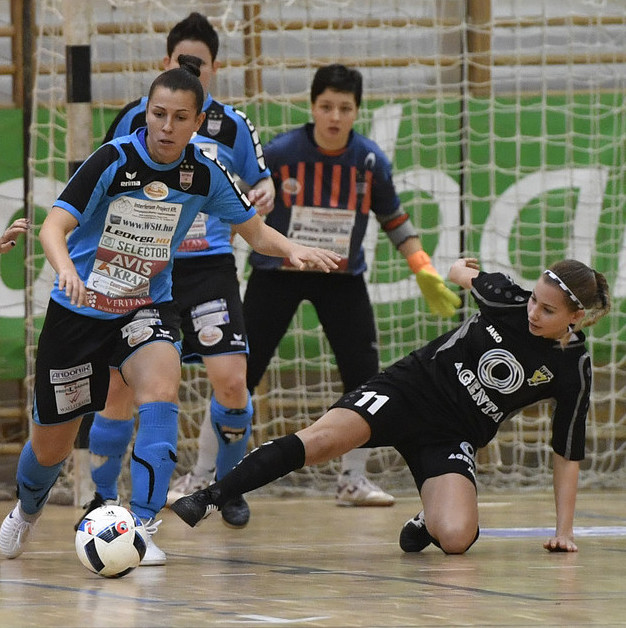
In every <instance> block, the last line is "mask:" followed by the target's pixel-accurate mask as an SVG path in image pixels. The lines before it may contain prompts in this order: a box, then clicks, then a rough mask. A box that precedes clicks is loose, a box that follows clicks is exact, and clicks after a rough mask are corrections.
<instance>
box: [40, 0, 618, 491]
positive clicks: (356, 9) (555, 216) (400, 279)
mask: <svg viewBox="0 0 626 628" xmlns="http://www.w3.org/2000/svg"><path fill="white" fill-rule="evenodd" d="M67 1H68V0H39V1H38V3H37V22H38V25H39V36H38V38H37V53H36V56H37V72H36V77H35V90H34V111H33V119H34V122H33V125H32V133H31V135H32V143H31V156H30V160H29V163H30V173H29V174H30V176H32V178H33V181H34V189H35V191H36V190H37V189H40V190H42V191H43V190H44V189H45V190H47V191H48V192H50V191H51V190H54V189H57V186H60V185H62V184H63V181H64V180H65V178H66V176H67V169H66V166H65V163H66V162H67V161H68V160H69V156H68V152H67V141H66V140H67V135H68V132H69V126H70V125H71V123H70V122H69V121H68V107H67V103H66V99H65V81H66V74H65V70H66V68H65V56H64V51H63V50H64V49H63V47H64V45H65V44H64V37H63V33H64V31H65V29H67V28H68V26H67V24H68V21H71V20H72V16H71V15H66V14H64V10H65V9H64V7H65V2H67ZM89 4H90V5H91V24H90V26H89V33H88V34H89V42H90V48H91V81H92V105H91V109H92V120H93V138H92V139H93V144H94V146H95V145H97V144H98V143H99V142H100V141H101V139H102V137H103V136H104V132H105V130H106V128H107V127H108V124H109V123H110V122H111V121H112V119H113V117H114V116H115V114H116V112H117V111H118V110H119V108H120V107H121V106H123V105H124V104H125V103H126V102H128V101H130V100H133V99H135V98H138V97H140V96H142V95H144V94H146V93H147V90H148V87H149V85H150V83H151V81H152V80H153V79H154V77H155V76H156V74H157V72H158V71H159V70H160V61H161V59H162V58H163V57H164V55H165V37H166V33H167V31H168V30H169V28H171V26H173V25H174V24H175V23H176V22H177V21H179V20H180V19H182V18H183V17H185V16H186V15H187V14H188V13H189V12H190V11H193V10H197V11H201V12H203V13H205V14H206V15H207V17H208V18H209V19H210V20H211V22H212V23H213V24H214V26H215V27H216V29H217V30H218V32H219V35H220V51H219V55H218V61H219V62H220V63H221V68H220V70H219V72H218V74H217V77H216V80H215V84H214V85H213V86H212V93H213V95H214V96H215V97H216V98H217V99H218V100H221V101H223V102H227V103H230V104H234V105H235V106H237V107H238V108H240V109H242V110H243V111H245V112H246V114H247V115H248V117H249V118H250V119H251V120H252V122H253V123H254V124H255V126H256V127H257V129H258V131H259V133H260V136H261V139H262V140H263V141H264V142H266V141H268V140H269V139H270V138H271V137H273V136H274V135H276V134H277V133H280V132H283V131H286V130H289V129H292V128H294V127H296V126H297V125H300V124H302V123H303V122H306V121H307V120H309V112H310V108H309V99H308V93H309V86H310V82H311V79H312V76H313V74H314V72H315V70H316V69H317V68H318V67H319V66H320V65H323V64H326V63H329V62H333V61H338V62H342V63H345V64H346V65H350V66H354V67H357V68H359V69H360V70H361V72H362V73H363V76H364V100H363V104H362V107H361V111H360V116H359V120H358V122H357V125H356V126H357V130H358V131H359V132H361V133H363V134H365V135H367V136H369V137H372V138H373V139H375V140H376V141H377V142H378V143H379V144H380V145H381V147H382V148H383V150H385V152H386V153H387V154H388V155H389V157H390V159H391V160H392V163H393V167H394V178H395V182H396V186H397V189H398V192H399V194H400V197H401V200H402V203H403V207H404V208H405V209H406V210H407V211H408V212H409V213H410V215H411V217H412V220H413V222H414V224H415V225H416V227H417V229H418V231H419V233H420V234H421V235H422V240H423V244H424V248H425V249H426V251H428V252H429V253H431V255H432V257H433V263H434V266H435V267H436V268H437V269H438V270H439V272H440V273H441V274H445V273H446V272H447V269H448V267H449V265H450V263H451V262H452V261H453V260H454V259H456V258H457V257H458V256H459V255H460V254H467V255H473V256H476V257H478V258H479V259H480V261H481V264H482V267H483V268H484V269H486V270H501V271H504V272H507V273H509V274H511V275H512V276H513V277H514V278H516V279H517V280H519V281H520V282H521V283H522V284H523V285H525V286H531V285H532V283H533V282H534V280H535V279H536V278H537V276H538V275H539V273H540V272H541V271H542V269H544V268H545V267H547V266H548V265H549V264H550V263H552V262H553V261H555V260H556V259H559V258H562V257H565V256H568V257H576V258H578V259H580V260H581V261H583V262H586V263H589V264H592V265H593V266H594V267H596V268H598V269H599V270H601V271H602V272H604V273H606V275H607V277H608V279H609V283H610V286H611V290H612V297H613V301H614V307H613V311H612V313H611V314H610V315H609V316H608V317H606V318H605V319H603V320H602V321H601V322H600V323H599V324H598V325H596V326H594V327H593V328H592V329H590V330H589V335H588V337H589V346H590V351H591V356H592V360H593V370H594V382H595V383H594V390H593V394H592V404H591V409H590V413H589V419H588V436H587V459H586V461H585V462H584V464H583V471H582V474H581V485H582V486H606V487H611V486H618V485H621V484H622V483H623V481H624V468H625V465H624V457H625V456H626V402H625V401H624V387H625V385H626V364H625V360H624V343H625V342H626V332H625V331H624V330H626V325H625V322H626V314H625V312H626V309H625V305H626V303H625V300H626V247H625V246H624V225H625V224H626V189H625V184H624V179H623V175H622V170H623V162H624V148H623V146H624V142H623V138H624V136H626V128H625V127H626V116H625V115H624V112H625V111H626V102H625V97H624V94H626V89H625V88H626V54H625V53H624V50H626V8H624V7H622V6H621V5H620V4H619V3H589V2H583V1H582V0H580V1H578V0H574V1H570V2H554V1H552V0H540V1H539V2H537V3H533V5H532V7H529V8H528V9H526V8H525V6H523V5H522V4H521V3H515V4H510V3H496V2H493V3H490V2H477V1H473V0H467V1H462V0H298V1H296V2H285V1H284V0H264V1H263V2H250V1H248V0H242V1H237V2H235V1H233V0H231V1H228V0H215V1H213V2H210V3H209V2H194V1H190V0H179V1H177V2H173V0H133V1H131V0H116V2H114V3H113V2H105V1H104V0H102V1H94V2H91V3H89ZM513 8H514V9H515V12H513ZM531 9H532V13H531ZM525 11H528V13H526V12H525ZM44 196H45V195H44V194H43V192H42V193H41V194H40V195H39V196H38V198H39V199H40V203H41V204H40V203H38V205H39V207H40V208H41V212H43V211H44V210H45V208H47V206H49V203H51V201H52V200H53V198H54V197H52V198H50V199H49V200H48V202H47V203H43V202H41V199H43V198H44ZM366 244H367V259H368V265H369V268H368V272H367V279H368V285H369V290H370V294H371V298H372V302H373V304H374V308H375V314H376V321H377V326H378V331H379V345H380V357H381V367H385V366H388V365H390V364H391V363H392V362H394V361H395V360H397V359H399V358H400V357H402V356H404V355H406V354H407V353H409V352H410V351H411V350H413V349H415V348H418V347H420V346H422V345H423V344H424V343H425V342H427V341H428V340H430V339H432V338H433V337H435V336H436V335H438V334H440V333H442V332H444V331H446V330H448V329H450V327H451V326H452V325H454V324H455V322H457V321H454V320H453V321H448V320H441V319H438V318H436V317H433V316H431V315H430V314H428V313H427V308H426V305H425V302H424V300H423V298H422V297H421V295H420V293H419V290H418V288H417V285H416V283H415V281H414V278H413V277H412V276H411V274H410V271H409V270H408V268H407V267H406V263H405V262H404V260H403V258H402V257H401V256H400V255H399V254H398V253H397V251H395V250H393V247H392V246H391V244H390V243H389V241H388V240H387V239H386V238H385V236H384V235H383V234H382V233H381V232H380V231H379V230H378V229H377V227H376V224H374V223H372V224H370V227H369V230H368V234H367V240H366ZM235 246H236V257H237V261H238V269H239V272H240V278H241V284H242V291H243V290H245V282H246V277H247V274H248V272H249V269H248V267H247V264H246V258H247V249H246V247H245V246H244V245H243V243H242V241H241V240H239V239H236V240H235ZM28 263H29V265H30V267H31V268H33V269H37V270H36V272H34V273H33V275H34V279H33V281H38V282H39V284H38V285H39V287H40V288H41V286H43V285H44V283H45V282H44V281H43V280H42V279H41V275H42V273H44V274H45V270H46V264H44V263H43V258H42V254H41V251H39V252H38V253H37V252H36V251H35V252H34V253H33V255H31V256H30V258H29V260H28ZM44 292H45V291H44ZM39 293H40V294H42V291H41V290H40V291H39ZM34 298H36V297H34ZM32 310H33V315H32V316H33V321H35V322H36V319H37V317H41V315H42V312H43V309H42V306H41V298H40V305H39V306H38V307H34V308H32ZM472 311H474V306H473V304H472V303H471V299H469V298H466V299H465V302H464V306H463V308H462V311H461V316H467V315H469V314H470V313H471V312H472ZM34 324H35V323H34ZM35 327H36V324H35ZM28 355H29V356H30V358H29V363H30V368H31V369H32V366H33V356H34V351H33V350H32V347H31V348H30V351H29V352H28ZM183 371H184V372H183V381H182V384H181V390H180V407H181V414H180V429H179V465H178V467H177V471H176V472H177V473H184V472H186V471H187V470H188V469H189V467H190V466H191V465H192V464H193V462H194V458H195V448H196V440H197V439H196V437H197V434H198V429H199V425H200V422H201V421H202V419H203V417H204V413H205V402H206V399H207V397H208V395H209V394H210V390H209V388H208V383H207V381H206V378H205V376H204V372H203V370H202V368H201V367H185V368H184V369H183ZM31 372H32V370H31ZM341 392H342V391H341V383H340V381H339V378H338V374H337V369H336V366H335V362H334V358H333V355H332V352H331V350H330V347H329V346H328V342H327V341H326V339H325V337H324V335H323V333H322V331H321V328H320V326H319V323H318V321H317V318H316V316H315V313H314V311H313V310H312V307H311V306H310V305H309V304H303V306H302V307H301V308H300V309H299V310H298V312H297V315H296V317H295V319H294V321H293V323H292V325H291V327H290V328H289V331H288V334H287V336H286V337H285V339H284V340H283V342H281V345H280V347H279V349H278V351H277V353H276V355H275V356H274V358H273V359H272V361H271V364H270V367H269V369H268V372H267V374H266V377H265V378H264V381H263V383H262V385H261V386H260V387H259V389H258V390H257V391H256V394H255V397H254V403H255V419H254V426H253V439H252V440H253V442H254V444H260V443H261V442H263V441H264V440H266V439H267V438H271V437H274V436H277V435H281V434H286V433H290V432H293V431H295V430H296V429H298V428H300V427H302V426H303V425H306V424H308V423H309V422H311V421H314V420H315V419H316V418H317V417H319V416H320V415H321V414H322V413H323V412H324V411H325V410H326V409H327V408H328V406H329V405H330V404H331V403H332V402H333V401H334V400H336V399H337V398H338V396H339V395H340V394H341ZM550 416H551V408H550V406H549V404H541V405H540V406H538V407H535V408H531V409H529V410H528V411H527V412H524V413H523V414H522V415H520V416H518V417H516V418H515V419H513V420H511V421H508V422H507V424H506V425H504V426H503V427H502V429H501V431H500V432H499V435H498V437H497V439H496V440H495V441H494V443H493V444H492V445H491V446H490V447H488V448H487V449H485V450H484V451H481V452H479V463H480V464H479V476H478V481H479V484H481V485H483V486H486V487H490V488H493V489H498V488H508V487H512V486H515V487H519V486H528V487H546V486H548V485H549V484H550V483H551V453H550V452H551V450H550ZM68 467H69V468H68V469H67V470H66V476H67V478H68V479H67V482H68V484H69V485H71V484H72V482H73V479H72V470H71V465H68ZM337 470H338V461H333V462H331V463H329V464H327V465H319V466H316V467H314V468H307V469H304V470H302V471H300V472H297V473H293V474H290V476H288V478H285V479H284V480H283V481H281V482H279V483H277V484H276V485H275V487H274V490H280V491H304V490H310V491H313V492H314V493H318V494H324V493H328V492H329V491H331V490H332V488H333V487H334V481H335V474H336V471H337ZM368 471H369V473H370V474H371V477H372V478H373V479H374V481H376V482H377V483H379V484H380V485H381V486H382V487H383V488H385V489H387V490H390V491H392V492H394V493H395V494H401V493H402V492H403V491H405V490H414V489H413V483H412V479H411V478H410V476H409V474H408V472H407V470H406V467H405V465H404V462H403V460H402V459H401V458H400V456H399V455H398V454H397V453H396V452H395V451H394V450H392V449H390V448H381V449H377V450H373V451H372V453H371V455H370V459H369V462H368Z"/></svg>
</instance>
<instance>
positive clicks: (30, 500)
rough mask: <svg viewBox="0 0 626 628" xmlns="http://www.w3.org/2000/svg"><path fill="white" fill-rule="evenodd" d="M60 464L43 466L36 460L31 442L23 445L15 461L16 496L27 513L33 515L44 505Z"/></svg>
mask: <svg viewBox="0 0 626 628" xmlns="http://www.w3.org/2000/svg"><path fill="white" fill-rule="evenodd" d="M62 466H63V462H59V463H58V464H54V465H52V466H51V467H44V466H43V465H42V464H39V462H38V461H37V456H35V452H34V451H33V447H32V445H31V442H30V441H28V442H27V443H26V444H25V445H24V448H23V449H22V453H21V454H20V459H19V461H18V463H17V496H18V498H19V500H20V502H21V504H22V510H23V511H24V512H25V513H26V514H27V515H35V514H37V513H38V512H39V511H40V510H41V509H42V508H43V507H44V504H45V503H46V500H47V499H48V493H49V492H50V489H51V488H52V487H53V486H54V483H55V482H56V481H57V478H58V477H59V473H60V472H61V467H62Z"/></svg>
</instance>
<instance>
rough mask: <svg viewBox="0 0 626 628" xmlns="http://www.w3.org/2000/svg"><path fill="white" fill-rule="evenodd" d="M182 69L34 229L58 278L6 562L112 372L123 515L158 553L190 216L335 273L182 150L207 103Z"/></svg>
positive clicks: (211, 164)
mask: <svg viewBox="0 0 626 628" xmlns="http://www.w3.org/2000/svg"><path fill="white" fill-rule="evenodd" d="M188 60H190V58H187V59H183V58H179V63H180V64H181V66H183V65H184V66H185V67H179V68H175V69H172V70H168V71H166V72H164V73H163V74H161V75H159V76H158V77H157V78H156V79H155V81H154V82H153V84H152V86H151V88H150V92H149V96H148V105H147V110H146V123H147V128H141V129H138V130H137V131H135V132H134V133H133V134H132V135H129V136H125V137H122V138H118V139H116V140H113V141H112V142H109V143H107V144H104V145H103V146H101V147H100V148H99V149H98V150H96V151H95V152H94V153H93V154H92V155H91V156H90V157H89V158H88V159H87V160H86V161H85V162H84V163H83V164H82V165H81V167H80V168H79V169H78V170H77V171H76V173H75V174H74V176H73V177H72V178H71V180H70V181H69V183H68V184H67V186H66V187H65V189H64V190H63V192H62V193H61V195H60V196H59V198H58V199H57V201H56V202H55V203H54V206H53V207H52V209H51V210H50V213H49V214H48V216H47V218H46V220H45V221H44V223H43V225H42V228H41V232H40V240H41V243H42V245H43V248H44V252H45V254H46V257H47V259H48V261H49V262H50V264H51V265H52V267H53V268H54V269H55V271H56V273H57V277H56V281H55V285H54V287H53V289H52V292H51V298H50V302H49V304H48V309H47V312H46V318H45V321H44V325H43V328H42V331H41V335H40V339H39V344H38V350H37V361H36V367H35V394H34V404H33V423H32V430H31V438H30V440H29V441H28V442H27V443H26V444H25V446H24V448H23V450H22V452H21V454H20V457H19V461H18V467H17V477H16V479H17V496H18V502H17V504H16V506H15V507H14V508H13V509H12V510H11V512H10V513H9V514H8V515H7V517H6V518H5V519H4V521H3V523H2V526H1V527H0V553H1V554H2V555H4V556H5V557H6V558H15V557H17V556H19V555H20V554H21V553H22V551H23V550H24V545H25V543H26V541H27V539H28V537H29V535H30V533H31V531H32V528H33V526H34V524H35V523H36V521H37V519H38V518H39V516H40V515H41V511H42V508H43V507H44V504H45V502H46V500H47V498H48V494H49V491H50V489H51V488H52V486H53V485H54V483H55V481H56V479H57V477H58V475H59V472H60V469H61V466H62V464H63V461H64V460H65V458H66V457H67V456H68V455H69V454H70V452H71V450H72V447H73V444H74V440H75V438H76V435H77V433H78V429H79V426H80V423H81V417H82V415H83V414H85V413H87V412H93V411H99V410H101V409H102V408H103V407H104V404H105V400H106V396H107V391H108V387H109V368H110V367H114V368H117V369H119V371H120V374H121V376H122V377H123V378H124V380H125V381H126V382H128V385H129V386H130V387H131V388H132V389H133V391H134V393H135V403H136V404H137V406H138V408H139V426H138V431H137V438H136V441H135V446H134V450H133V456H132V462H131V478H132V495H131V499H130V506H131V509H132V510H133V511H134V512H135V513H136V514H137V515H138V516H139V517H140V518H141V519H142V521H143V522H144V525H145V527H146V530H147V532H148V534H149V535H150V537H149V542H148V550H147V552H146V555H147V556H148V555H149V553H150V552H151V551H153V550H154V548H155V547H156V546H155V545H154V542H153V540H152V538H151V537H152V534H154V532H155V531H156V527H157V522H156V521H155V518H156V515H157V513H158V512H159V510H160V509H161V508H162V507H163V506H164V505H165V500H166V495H167V489H168V484H169V481H170V478H171V475H172V472H173V470H174V466H175V464H176V442H177V435H178V426H177V423H178V421H177V418H178V405H177V402H178V386H179V381H180V368H181V367H180V349H179V346H178V341H179V338H180V333H179V328H180V318H179V314H178V311H177V308H176V307H175V304H174V302H173V301H172V261H173V255H174V252H175V251H176V250H177V249H178V247H179V246H180V245H181V243H182V241H183V239H184V237H185V235H186V234H187V232H188V231H189V228H190V227H191V225H192V224H193V222H194V220H195V218H196V216H197V214H198V212H205V213H211V214H212V215H214V216H216V217H218V218H219V219H220V220H223V221H225V222H227V223H229V224H230V225H232V227H233V229H234V231H235V232H237V233H239V234H240V235H241V236H242V237H243V238H244V239H245V240H246V241H247V242H248V243H249V244H250V245H251V246H252V247H253V248H255V249H259V250H261V251H264V252H266V253H269V254H277V255H286V256H288V257H289V258H290V259H291V260H293V263H294V264H295V265H296V266H298V267H300V268H307V267H310V266H312V267H316V268H320V269H321V270H331V269H333V268H335V267H336V263H335V260H338V256H336V255H335V254H334V253H332V252H330V251H324V250H322V249H317V248H309V247H304V246H302V245H300V244H298V243H292V242H290V241H289V240H288V239H287V238H286V237H285V236H283V235H282V234H280V233H278V232H277V231H276V230H274V229H272V228H270V227H268V226H267V225H265V224H264V222H263V220H262V219H261V218H260V217H259V216H258V214H257V213H256V211H255V210H254V207H253V206H252V205H251V204H250V202H249V200H248V199H247V198H246V197H245V196H244V195H243V194H241V192H240V191H239V189H238V187H237V185H236V184H235V182H234V181H233V179H232V177H231V176H230V175H229V174H228V172H227V171H226V169H225V168H224V166H222V165H221V164H220V163H219V162H217V161H216V160H214V159H213V158H211V157H210V156H207V155H205V154H204V153H203V151H202V150H201V149H200V148H199V147H198V146H197V145H194V144H190V143H189V141H190V139H191V137H192V135H193V134H194V133H195V132H197V131H198V129H199V128H200V125H201V124H202V122H203V120H204V113H203V112H202V106H203V103H204V92H203V89H202V85H201V83H200V81H199V80H198V78H197V76H198V74H199V69H198V67H197V65H193V64H191V63H187V61H188ZM156 550H158V551H157V554H159V553H160V552H161V550H160V549H159V548H156Z"/></svg>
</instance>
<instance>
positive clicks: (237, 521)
mask: <svg viewBox="0 0 626 628" xmlns="http://www.w3.org/2000/svg"><path fill="white" fill-rule="evenodd" d="M222 520H223V521H224V523H225V524H226V525H227V526H229V527H231V528H243V527H245V526H247V525H248V521H250V506H248V502H247V501H246V500H245V499H244V498H243V495H239V496H238V497H233V498H232V499H229V500H228V501H227V502H226V503H225V504H224V505H223V506H222Z"/></svg>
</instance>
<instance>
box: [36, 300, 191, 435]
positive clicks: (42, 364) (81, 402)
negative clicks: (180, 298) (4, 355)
mask: <svg viewBox="0 0 626 628" xmlns="http://www.w3.org/2000/svg"><path fill="white" fill-rule="evenodd" d="M179 326H180V319H179V317H178V313H177V310H176V307H175V306H174V303H173V302H172V301H169V302H167V303H162V304H159V305H150V306H146V307H143V308H140V309H139V310H135V311H133V312H131V313H130V314H127V315H125V316H121V317H119V318H113V319H102V318H92V317H90V316H83V315H81V314H77V313H76V312H73V311H72V310H68V309H67V308H65V307H63V306H61V305H59V304H58V303H56V301H52V300H50V302H49V304H48V310H47V312H46V319H45V321H44V325H43V328H42V330H41V334H40V336H39V344H38V347H37V362H36V366H35V401H34V408H33V420H34V421H35V422H36V423H39V424H40V425H53V424H57V423H64V422H65V421H69V420H71V419H74V418H76V417H78V416H82V415H83V414H85V413H87V412H96V411H98V410H102V408H104V405H105V401H106V397H107V392H108V389H109V368H110V367H113V368H119V369H120V370H121V371H122V372H123V364H124V362H125V361H126V360H127V359H128V358H129V357H130V356H131V355H132V354H133V353H134V352H135V351H137V350H138V349H140V348H141V347H143V346H145V345H147V344H150V343H152V342H169V343H172V344H174V345H175V346H176V347H177V349H178V345H179V341H180V332H179Z"/></svg>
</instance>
